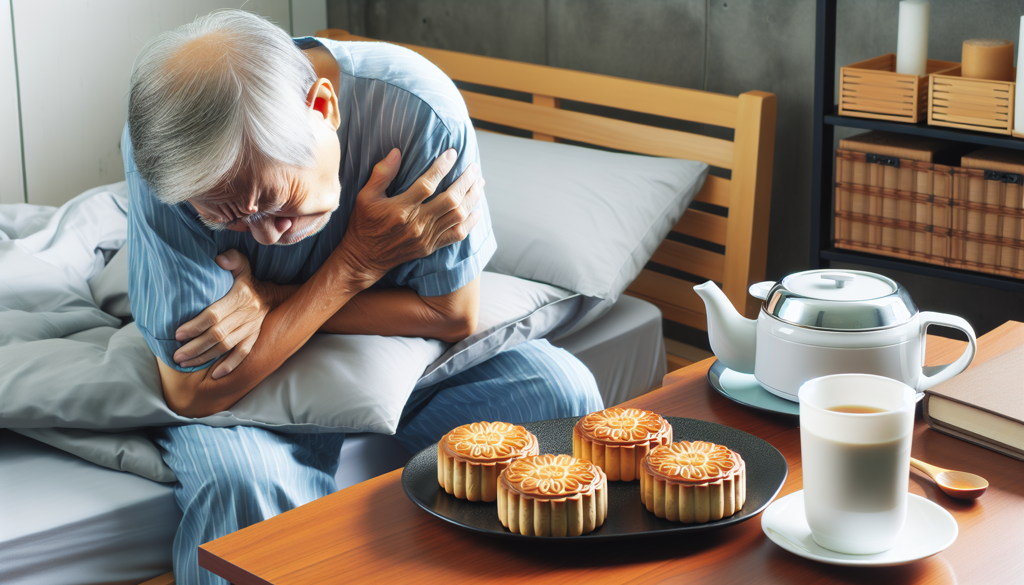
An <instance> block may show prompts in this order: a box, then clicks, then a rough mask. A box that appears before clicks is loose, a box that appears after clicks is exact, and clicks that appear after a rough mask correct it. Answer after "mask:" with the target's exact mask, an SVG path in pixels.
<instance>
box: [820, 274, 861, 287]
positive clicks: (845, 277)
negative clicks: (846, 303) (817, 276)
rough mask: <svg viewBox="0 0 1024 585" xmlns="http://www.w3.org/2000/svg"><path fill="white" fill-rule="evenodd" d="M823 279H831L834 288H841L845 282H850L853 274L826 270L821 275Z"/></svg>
mask: <svg viewBox="0 0 1024 585" xmlns="http://www.w3.org/2000/svg"><path fill="white" fill-rule="evenodd" d="M821 278H822V279H824V280H832V281H834V282H835V283H836V288H843V287H844V286H846V283H847V282H852V281H853V279H854V276H853V275H852V274H843V273H842V272H826V273H825V274H822V275H821Z"/></svg>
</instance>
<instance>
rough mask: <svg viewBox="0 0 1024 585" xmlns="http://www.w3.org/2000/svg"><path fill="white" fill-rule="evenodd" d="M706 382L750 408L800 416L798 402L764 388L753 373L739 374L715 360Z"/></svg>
mask: <svg viewBox="0 0 1024 585" xmlns="http://www.w3.org/2000/svg"><path fill="white" fill-rule="evenodd" d="M708 382H710V383H711V386H712V387H714V389H715V390H717V391H718V392H719V393H720V394H721V395H723V396H725V397H726V398H728V399H729V400H732V401H733V402H738V403H740V404H743V405H745V406H749V407H751V408H757V409H759V410H767V411H770V412H778V413H780V414H786V415H790V416H800V404H798V403H796V402H793V401H791V400H786V399H785V398H782V397H780V396H776V395H774V394H772V393H771V392H769V391H767V390H765V389H764V386H761V384H760V383H759V382H758V381H757V379H756V378H754V375H753V374H741V373H740V372H736V371H733V370H730V369H729V368H727V367H725V364H723V363H722V362H721V360H715V363H713V364H711V368H710V369H709V370H708Z"/></svg>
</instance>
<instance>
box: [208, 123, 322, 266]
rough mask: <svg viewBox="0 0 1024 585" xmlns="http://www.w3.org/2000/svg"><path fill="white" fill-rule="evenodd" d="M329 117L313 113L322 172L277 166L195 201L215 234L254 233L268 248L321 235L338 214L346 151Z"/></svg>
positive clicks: (241, 176) (242, 176) (318, 167)
mask: <svg viewBox="0 0 1024 585" xmlns="http://www.w3.org/2000/svg"><path fill="white" fill-rule="evenodd" d="M324 122H325V120H324V119H323V117H321V116H319V115H318V114H317V113H316V112H313V111H311V112H310V124H311V125H312V126H313V135H314V137H315V144H314V148H313V151H314V154H315V156H316V166H315V167H314V168H311V169H306V168H299V167H291V166H286V165H273V166H271V167H269V168H263V169H260V170H258V171H255V172H247V173H239V176H236V177H235V178H234V179H233V180H232V181H231V182H229V183H228V184H226V185H223V186H222V187H220V188H218V189H217V190H215V191H214V192H211V193H208V194H206V195H202V196H199V197H195V198H193V199H190V200H189V203H191V204H192V207H194V208H195V210H196V211H197V212H198V213H199V216H200V218H201V219H202V220H203V223H205V224H206V225H207V227H210V228H211V229H228V230H231V231H236V232H251V233H252V236H253V238H255V239H256V241H257V242H259V243H260V244H263V245H267V246H270V245H289V244H294V243H296V242H298V241H300V240H302V239H304V238H307V237H309V236H311V235H313V234H316V233H317V232H319V231H320V230H322V229H323V228H324V226H326V225H327V222H328V221H329V220H330V218H331V213H333V212H334V210H335V209H337V208H338V204H339V201H340V194H341V182H340V181H339V179H338V168H339V164H340V161H341V146H340V144H339V142H338V136H337V134H335V133H334V131H333V130H332V129H331V127H330V125H329V124H325V123H324Z"/></svg>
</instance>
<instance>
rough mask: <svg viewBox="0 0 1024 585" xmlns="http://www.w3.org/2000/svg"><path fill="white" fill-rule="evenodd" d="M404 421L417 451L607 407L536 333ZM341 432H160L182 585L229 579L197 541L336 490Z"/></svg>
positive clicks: (407, 441) (442, 388) (407, 442)
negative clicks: (461, 430) (474, 425)
mask: <svg viewBox="0 0 1024 585" xmlns="http://www.w3.org/2000/svg"><path fill="white" fill-rule="evenodd" d="M419 392H424V393H426V394H433V398H431V399H429V401H427V402H425V403H423V404H421V405H420V406H419V407H418V408H417V411H413V412H411V413H407V414H408V416H409V417H411V418H407V419H406V420H404V422H403V423H402V424H401V425H399V428H398V432H397V433H396V435H397V437H398V439H399V441H400V442H401V443H402V444H403V445H404V446H405V447H406V448H407V449H408V450H409V451H410V452H412V453H416V452H418V451H420V450H421V449H423V448H425V447H427V446H428V445H430V444H432V443H436V442H437V441H438V440H439V439H440V438H441V436H442V435H444V434H445V433H447V432H448V431H449V430H451V429H452V428H454V427H457V426H459V425H461V424H466V423H470V422H475V421H481V420H501V421H506V422H514V423H522V422H529V421H534V420H543V419H549V418H562V417H569V416H581V415H583V414H586V413H588V412H593V411H595V410H600V409H602V408H604V404H603V401H602V399H601V395H600V393H599V392H598V390H597V384H596V383H595V381H594V377H593V375H591V373H590V371H589V370H587V368H586V366H584V365H583V364H582V363H580V361H579V360H577V359H576V358H575V357H573V356H572V355H571V354H569V353H568V352H566V351H565V350H563V349H559V348H556V347H554V346H552V345H550V344H549V343H548V342H547V341H544V340H538V341H532V342H529V343H524V344H521V345H519V346H516V347H514V348H512V349H510V350H508V351H506V352H503V353H501V354H498V355H497V356H495V357H493V358H491V359H490V360H488V361H486V362H484V363H482V364H480V365H477V366H476V367H474V368H471V369H469V370H467V371H465V372H462V373H460V374H457V375H455V376H453V377H452V378H449V379H447V380H445V381H443V382H440V383H438V384H436V385H434V386H431V387H429V388H425V389H421V390H417V393H419ZM344 440H345V435H344V434H342V433H325V434H285V433H275V432H273V431H267V430H264V429H259V428H255V427H227V428H218V427H209V426H205V425H187V426H181V427H166V428H164V429H161V430H160V431H158V434H157V443H158V444H159V445H160V447H161V449H162V451H163V456H164V460H165V461H166V462H167V464H168V465H169V466H170V467H171V469H173V470H174V472H175V473H176V474H177V476H178V483H177V484H176V485H175V488H174V496H175V499H176V500H177V502H178V506H179V507H180V508H181V509H182V512H183V513H184V515H183V518H182V521H181V525H180V526H179V527H178V532H177V534H176V536H175V538H174V575H175V578H176V582H177V583H178V584H179V585H194V584H199V583H203V584H206V583H218V584H223V583H227V581H224V580H223V579H220V578H219V577H216V576H214V575H213V573H210V572H208V571H206V570H205V569H201V568H200V567H199V565H198V564H197V556H198V547H199V545H200V544H202V543H204V542H209V541H211V540H213V539H215V538H219V537H221V536H224V535H226V534H230V533H231V532H234V531H236V530H239V529H241V528H244V527H246V526H249V525H251V524H255V523H257V522H260V521H262V520H265V519H267V518H270V517H272V516H275V515H277V514H280V513H281V512H284V511H287V510H290V509H292V508H295V507H296V506H301V505H302V504H305V503H307V502H311V501H313V500H315V499H317V498H321V497H323V496H326V495H328V494H330V493H332V492H334V491H335V490H337V486H336V485H335V482H334V475H335V472H336V471H337V467H338V455H339V453H340V451H341V444H342V442H343V441H344Z"/></svg>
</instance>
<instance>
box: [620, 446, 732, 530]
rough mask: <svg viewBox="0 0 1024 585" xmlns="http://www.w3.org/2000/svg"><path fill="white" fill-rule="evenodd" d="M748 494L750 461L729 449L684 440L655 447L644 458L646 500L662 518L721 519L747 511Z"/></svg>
mask: <svg viewBox="0 0 1024 585" xmlns="http://www.w3.org/2000/svg"><path fill="white" fill-rule="evenodd" d="M746 498H747V478H746V463H744V461H743V458H742V457H740V454H739V453H736V452H735V451H732V450H731V449H729V448H728V447H724V446H722V445H716V444H714V443H707V442H704V441H693V442H690V441H679V442H678V443H672V444H670V445H662V446H660V447H656V448H655V449H652V450H651V452H650V454H648V455H647V457H645V458H644V460H643V465H642V466H641V472H640V499H641V500H642V501H643V503H644V505H645V506H647V510H648V511H650V512H654V514H655V515H656V516H658V517H659V518H665V519H667V520H674V521H677V522H683V523H686V524H696V523H703V522H711V521H714V520H721V519H722V518H725V517H728V516H732V515H733V514H735V513H736V512H737V511H739V510H740V509H742V508H743V502H744V501H745V500H746Z"/></svg>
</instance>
